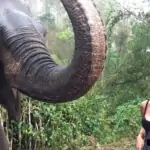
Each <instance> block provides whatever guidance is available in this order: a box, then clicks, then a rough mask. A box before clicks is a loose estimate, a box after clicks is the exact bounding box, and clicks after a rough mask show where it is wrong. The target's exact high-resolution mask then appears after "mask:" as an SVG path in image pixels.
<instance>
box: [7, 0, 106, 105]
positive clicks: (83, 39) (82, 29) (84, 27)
mask: <svg viewBox="0 0 150 150" xmlns="http://www.w3.org/2000/svg"><path fill="white" fill-rule="evenodd" d="M61 1H62V3H63V5H64V7H65V8H66V10H67V12H68V14H69V17H70V19H71V22H72V24H73V29H74V34H75V54H74V57H73V59H72V61H71V63H70V64H69V65H68V66H67V67H60V66H57V65H56V64H55V63H54V62H53V61H52V59H51V57H50V55H49V54H48V52H47V50H46V47H45V45H44V42H43V40H42V38H41V39H40V38H39V33H38V32H37V31H36V29H35V28H34V27H32V26H28V27H24V28H19V29H16V30H15V32H14V30H13V31H8V33H6V36H5V42H6V43H8V47H7V48H8V49H9V51H11V55H13V57H14V58H15V60H16V61H17V63H16V66H15V67H14V68H16V69H13V71H12V72H11V73H10V72H7V73H6V75H7V78H8V80H9V81H10V83H11V86H12V87H14V88H17V89H18V90H20V91H21V92H23V93H25V94H27V95H29V96H31V97H33V98H35V99H38V100H42V101H46V102H54V103H57V102H65V101H71V100H74V99H77V98H79V97H81V96H83V95H84V94H85V93H86V92H87V91H88V90H89V89H90V88H91V87H92V85H93V84H94V83H95V81H96V80H97V78H98V77H99V76H100V74H101V72H102V70H103V66H104V58H105V54H106V41H105V33H104V26H103V23H102V20H101V18H100V16H99V13H98V12H97V10H96V8H95V6H94V5H93V3H92V2H91V0H61ZM18 35H19V36H18ZM22 39H23V40H22ZM6 70H10V69H6ZM14 70H15V71H14Z"/></svg>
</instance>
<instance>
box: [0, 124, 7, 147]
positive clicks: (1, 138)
mask: <svg viewBox="0 0 150 150" xmlns="http://www.w3.org/2000/svg"><path fill="white" fill-rule="evenodd" d="M0 150H9V143H8V140H7V138H6V136H5V133H4V130H3V128H2V126H1V125H0Z"/></svg>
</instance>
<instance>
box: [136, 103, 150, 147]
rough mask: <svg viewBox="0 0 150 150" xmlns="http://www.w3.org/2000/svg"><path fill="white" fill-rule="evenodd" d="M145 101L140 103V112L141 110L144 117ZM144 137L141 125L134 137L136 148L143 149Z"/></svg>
mask: <svg viewBox="0 0 150 150" xmlns="http://www.w3.org/2000/svg"><path fill="white" fill-rule="evenodd" d="M146 102H147V101H143V102H142V103H141V104H140V112H141V115H142V117H144V110H145V106H146ZM144 138H145V129H144V128H143V127H141V129H140V131H139V133H138V135H137V138H136V150H142V149H143V146H144Z"/></svg>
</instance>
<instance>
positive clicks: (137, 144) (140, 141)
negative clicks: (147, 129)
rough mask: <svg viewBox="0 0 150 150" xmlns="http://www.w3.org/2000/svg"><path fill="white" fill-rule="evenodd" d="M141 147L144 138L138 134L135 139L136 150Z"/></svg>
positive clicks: (141, 148) (140, 149)
mask: <svg viewBox="0 0 150 150" xmlns="http://www.w3.org/2000/svg"><path fill="white" fill-rule="evenodd" d="M143 147H144V139H143V138H142V136H141V135H138V136H137V139H136V150H143Z"/></svg>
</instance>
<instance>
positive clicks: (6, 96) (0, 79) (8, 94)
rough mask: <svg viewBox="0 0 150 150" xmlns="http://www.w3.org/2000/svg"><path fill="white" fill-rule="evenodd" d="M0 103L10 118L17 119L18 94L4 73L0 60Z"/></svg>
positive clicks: (19, 107)
mask: <svg viewBox="0 0 150 150" xmlns="http://www.w3.org/2000/svg"><path fill="white" fill-rule="evenodd" d="M0 105H2V106H3V107H4V108H5V109H6V110H7V112H8V118H9V119H10V120H16V121H19V119H20V114H21V105H20V99H19V94H18V91H17V90H16V89H12V88H11V87H10V85H9V83H8V82H7V80H6V78H5V75H4V66H3V64H2V63H1V62H0Z"/></svg>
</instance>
